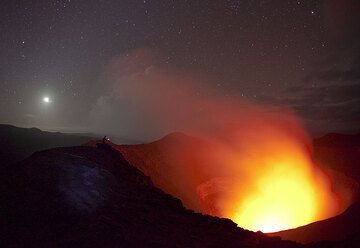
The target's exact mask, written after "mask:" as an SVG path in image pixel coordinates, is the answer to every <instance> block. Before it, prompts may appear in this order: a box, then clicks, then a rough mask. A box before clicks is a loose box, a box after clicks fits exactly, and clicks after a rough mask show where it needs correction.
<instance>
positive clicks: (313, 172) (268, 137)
mask: <svg viewBox="0 0 360 248" xmlns="http://www.w3.org/2000/svg"><path fill="white" fill-rule="evenodd" d="M268 131H269V130H266V129H265V130H258V131H257V132H256V133H254V134H253V136H252V137H251V138H250V139H249V140H248V142H249V143H248V144H246V145H243V146H242V147H241V152H240V154H239V156H237V155H235V156H234V157H233V158H232V159H230V160H229V161H228V163H229V168H231V167H236V168H239V170H236V171H237V173H239V174H241V175H244V176H243V177H242V181H239V182H237V181H236V180H237V179H236V178H234V179H233V180H234V181H233V183H232V185H231V187H232V189H231V191H232V192H233V193H232V194H230V195H228V197H227V196H226V194H225V197H220V198H219V200H220V201H219V203H220V204H219V206H220V207H219V208H218V209H219V210H220V211H219V212H220V215H221V216H224V217H228V218H230V219H232V220H233V221H234V222H236V223H237V224H238V225H239V226H241V227H243V228H246V229H249V230H253V231H259V230H260V231H262V232H266V233H268V232H276V231H281V230H286V229H290V228H296V227H298V226H302V225H306V224H309V223H311V222H315V221H318V220H321V219H324V218H328V217H330V216H333V215H335V214H336V213H337V212H338V211H339V209H338V205H339V203H338V198H337V196H336V195H335V194H334V193H333V192H332V191H331V185H330V182H329V180H328V179H327V177H326V176H325V175H324V173H322V172H321V171H320V169H319V168H317V167H316V166H315V165H314V164H313V162H312V160H311V152H310V151H309V150H308V149H307V148H306V146H304V144H302V143H301V142H299V140H296V139H294V137H289V136H287V135H284V133H283V132H282V131H279V130H277V128H274V127H273V130H271V131H270V132H269V133H267V132H268ZM239 180H241V179H240V178H239ZM244 184H245V185H246V186H247V187H246V188H244Z"/></svg>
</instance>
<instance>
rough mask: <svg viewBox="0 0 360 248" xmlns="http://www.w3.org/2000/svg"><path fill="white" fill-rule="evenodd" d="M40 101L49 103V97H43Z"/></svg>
mask: <svg viewBox="0 0 360 248" xmlns="http://www.w3.org/2000/svg"><path fill="white" fill-rule="evenodd" d="M42 101H43V103H50V102H51V100H50V97H48V96H44V97H43V99H42Z"/></svg>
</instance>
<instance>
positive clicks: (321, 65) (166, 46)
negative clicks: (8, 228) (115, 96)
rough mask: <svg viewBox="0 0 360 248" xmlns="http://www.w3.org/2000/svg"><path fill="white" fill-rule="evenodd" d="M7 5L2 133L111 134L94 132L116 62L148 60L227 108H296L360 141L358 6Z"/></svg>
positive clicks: (339, 2) (0, 46)
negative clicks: (228, 102) (239, 103)
mask: <svg viewBox="0 0 360 248" xmlns="http://www.w3.org/2000/svg"><path fill="white" fill-rule="evenodd" d="M0 5H1V8H0V15H1V19H0V20H1V21H0V34H1V39H0V65H1V66H0V122H1V123H9V124H13V125H19V126H25V127H32V126H36V127H40V128H43V129H47V130H60V131H76V132H77V131H91V132H96V131H99V132H102V133H106V132H107V130H106V128H103V129H99V128H97V129H92V128H91V126H92V115H93V112H94V111H93V110H94V106H96V104H98V103H99V100H100V101H101V99H103V98H101V97H103V96H104V95H107V94H109V91H111V87H109V83H108V80H107V79H105V78H104V73H105V72H106V71H107V68H108V66H109V63H110V64H111V61H114V58H119V56H120V57H126V56H132V55H131V54H133V53H134V51H146V52H145V53H146V54H148V53H150V54H153V55H152V56H150V57H156V64H157V65H161V67H163V68H168V69H169V70H171V71H176V72H178V73H186V74H192V75H202V76H201V77H206V78H207V80H206V82H207V84H208V85H209V87H212V88H213V89H215V90H216V91H217V94H220V95H223V96H224V97H232V98H244V99H248V100H250V101H254V102H261V103H266V104H281V105H287V106H291V107H293V108H294V110H295V111H296V113H297V114H298V115H299V116H300V117H301V118H302V119H303V120H304V121H305V124H306V127H307V128H308V130H309V131H310V132H312V133H321V132H328V131H338V132H356V131H358V130H359V125H360V3H359V2H358V1H355V0H354V1H351V0H327V1H326V0H323V1H311V0H309V1H305V0H302V1H300V0H299V1H288V0H284V1H280V0H273V1H270V0H269V1H261V0H259V1H255V0H247V1H245V0H244V1H234V0H232V1H225V0H223V1H195V0H194V1H187V0H182V1H181V0H178V1H174V0H172V1H170V0H168V1H162V0H157V1H150V0H143V1H134V0H131V1H125V0H122V1H111V0H108V1H105V0H104V1H100V0H98V1H93V0H86V1H85V0H61V1H50V0H46V1H45V0H36V1H35V0H33V1H17V0H3V1H1V4H0ZM129 54H130V55H129ZM154 54H156V56H155V55H154ZM136 61H137V60H135V62H136ZM146 61H147V63H150V64H151V63H152V62H149V60H148V59H146ZM142 62H143V60H141V61H140V62H139V63H140V64H141V63H142ZM121 73H122V71H121V70H120V71H119V74H121ZM124 73H126V72H124ZM105 74H106V73H105ZM120 77H121V75H120ZM199 94H201V92H199ZM125 105H126V104H125ZM126 111H127V110H126V107H125V108H124V107H123V108H122V112H123V113H124V115H125V116H126V119H127V125H129V123H130V124H132V123H134V125H135V124H136V123H135V122H137V121H138V119H136V118H134V119H132V118H131V114H129V113H126ZM131 111H134V110H133V109H131V110H130V109H129V110H128V112H131ZM118 114H119V115H121V114H122V113H121V112H120V113H118ZM107 122H108V120H107ZM142 124H143V125H146V123H142ZM116 125H117V126H119V127H120V130H121V125H122V123H121V121H120V122H119V123H117V124H116ZM138 126H139V125H138ZM112 132H113V131H112ZM124 132H125V133H121V131H120V133H118V134H117V135H119V136H127V135H126V131H124Z"/></svg>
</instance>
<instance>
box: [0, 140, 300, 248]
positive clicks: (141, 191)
mask: <svg viewBox="0 0 360 248" xmlns="http://www.w3.org/2000/svg"><path fill="white" fill-rule="evenodd" d="M0 179H1V181H0V182H1V183H0V186H1V192H2V194H1V206H2V209H3V210H4V211H2V215H3V216H2V217H1V219H2V221H4V222H5V223H2V225H1V233H0V236H1V241H0V242H1V244H0V246H1V247H301V245H299V244H296V243H293V242H287V241H281V240H280V239H279V238H268V237H266V236H264V235H263V234H261V233H253V232H249V231H246V230H243V229H241V228H238V227H237V226H236V225H235V224H234V223H233V222H231V221H230V220H226V219H220V218H217V217H211V216H206V215H202V214H198V213H194V212H193V211H190V210H187V209H185V208H184V207H183V206H182V204H181V202H180V201H179V200H178V199H176V198H173V197H172V196H170V195H167V194H165V193H163V192H162V191H161V190H159V189H157V188H156V187H154V186H153V184H152V182H151V180H150V178H148V177H146V176H145V175H144V174H143V173H142V172H140V171H139V170H138V169H136V168H135V167H133V166H132V165H130V164H129V163H128V162H127V161H126V160H125V159H124V158H123V157H122V156H121V155H120V154H119V153H118V152H117V151H115V150H114V149H112V148H111V147H110V146H108V145H97V146H95V147H85V146H82V147H68V148H56V149H52V150H47V151H42V152H37V153H35V154H33V155H32V156H31V157H29V158H27V159H25V160H24V161H22V162H20V163H17V164H15V165H13V166H11V167H9V168H8V169H7V170H6V171H2V173H1V178H0Z"/></svg>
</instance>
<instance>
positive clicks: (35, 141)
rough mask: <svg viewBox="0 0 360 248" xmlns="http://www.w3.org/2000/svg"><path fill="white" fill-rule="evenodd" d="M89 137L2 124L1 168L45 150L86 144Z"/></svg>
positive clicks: (0, 127)
mask: <svg viewBox="0 0 360 248" xmlns="http://www.w3.org/2000/svg"><path fill="white" fill-rule="evenodd" d="M89 139H91V138H90V137H89V136H86V135H85V134H84V135H79V134H63V133H59V132H45V131H41V130H40V129H38V128H20V127H15V126H11V125H4V124H0V147H1V149H0V161H1V166H3V167H4V166H7V165H10V164H12V163H15V162H18V161H20V160H22V159H24V158H26V157H28V156H30V155H31V154H32V153H33V152H36V151H41V150H44V149H49V148H54V147H62V146H75V145H82V144H84V143H86V142H87V141H88V140H89Z"/></svg>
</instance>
